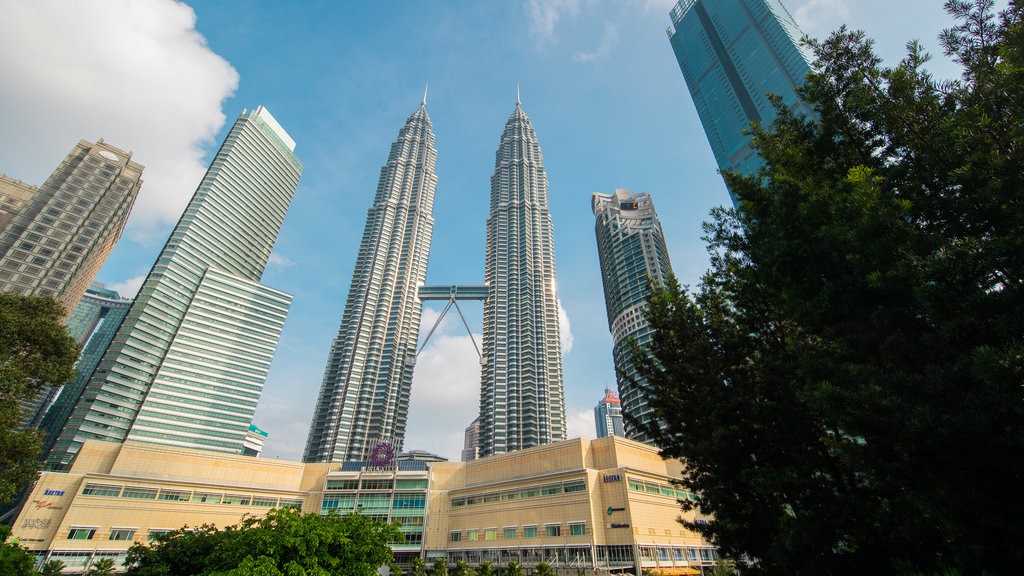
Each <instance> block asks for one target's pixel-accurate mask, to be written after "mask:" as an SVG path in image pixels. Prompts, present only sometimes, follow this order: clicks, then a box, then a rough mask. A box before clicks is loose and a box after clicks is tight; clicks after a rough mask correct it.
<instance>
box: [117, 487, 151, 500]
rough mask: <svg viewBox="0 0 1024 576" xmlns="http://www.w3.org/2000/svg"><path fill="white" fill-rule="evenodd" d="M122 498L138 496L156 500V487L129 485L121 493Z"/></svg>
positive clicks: (140, 498) (137, 497) (139, 498)
mask: <svg viewBox="0 0 1024 576" xmlns="http://www.w3.org/2000/svg"><path fill="white" fill-rule="evenodd" d="M121 498H136V499H138V500H156V488H140V487H138V486H128V487H127V488H125V489H124V492H122V493H121Z"/></svg>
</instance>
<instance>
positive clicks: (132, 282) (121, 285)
mask: <svg viewBox="0 0 1024 576" xmlns="http://www.w3.org/2000/svg"><path fill="white" fill-rule="evenodd" d="M145 280H146V275H145V274H143V275H141V276H135V277H134V278H129V279H127V280H124V281H123V282H115V283H114V284H111V285H109V286H107V289H109V290H113V291H115V292H117V295H118V296H120V297H121V298H135V295H136V294H138V293H139V288H141V287H142V283H143V282H144V281H145Z"/></svg>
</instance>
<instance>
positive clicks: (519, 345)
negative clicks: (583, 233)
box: [480, 98, 566, 457]
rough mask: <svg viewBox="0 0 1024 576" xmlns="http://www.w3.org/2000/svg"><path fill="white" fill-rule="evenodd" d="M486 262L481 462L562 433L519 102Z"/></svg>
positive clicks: (558, 370) (546, 229) (547, 242)
mask: <svg viewBox="0 0 1024 576" xmlns="http://www.w3.org/2000/svg"><path fill="white" fill-rule="evenodd" d="M486 257H487V262H486V268H485V272H484V274H485V277H486V281H487V286H488V289H489V294H488V296H487V300H486V302H485V304H484V327H483V332H484V335H483V341H484V345H483V348H484V353H483V370H482V376H481V390H480V456H481V457H483V456H490V455H492V454H500V453H503V452H511V451H514V450H520V449H523V448H529V447H531V446H538V445H540V444H547V443H549V442H554V441H556V440H564V439H565V435H566V429H565V426H566V425H565V391H564V388H563V383H562V349H561V341H560V338H559V325H558V293H557V289H556V286H555V246H554V235H553V230H552V225H551V214H550V212H549V211H548V180H547V175H546V174H545V172H544V164H543V159H542V157H541V152H540V145H539V144H538V143H537V135H536V133H535V132H534V130H533V126H532V125H531V124H530V119H529V118H528V117H527V116H526V113H524V112H523V109H522V107H521V105H520V103H519V101H518V98H517V99H516V108H515V111H513V112H512V115H511V116H510V117H509V119H508V122H507V123H506V124H505V130H504V131H503V132H502V134H501V144H500V145H499V146H498V151H497V153H496V154H495V161H494V175H493V176H491V210H490V216H489V217H488V218H487V254H486Z"/></svg>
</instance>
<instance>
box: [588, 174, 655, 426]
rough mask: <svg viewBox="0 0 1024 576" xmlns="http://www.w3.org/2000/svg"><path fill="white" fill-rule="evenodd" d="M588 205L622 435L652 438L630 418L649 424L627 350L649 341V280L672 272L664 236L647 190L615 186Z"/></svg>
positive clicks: (647, 409)
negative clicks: (593, 221) (633, 381)
mask: <svg viewBox="0 0 1024 576" xmlns="http://www.w3.org/2000/svg"><path fill="white" fill-rule="evenodd" d="M591 208H592V209H593V211H594V218H595V219H596V224H595V230H596V232H597V254H598V257H599V259H600V262H601V281H602V284H603V285H604V301H605V308H606V310H607V312H608V327H609V329H610V330H611V332H612V342H613V343H614V344H613V346H612V357H613V360H614V362H615V374H616V379H617V380H618V384H619V400H621V402H622V412H623V414H624V415H625V416H626V427H625V428H626V437H627V438H630V439H632V440H637V441H640V442H648V441H649V440H650V439H649V438H648V437H647V435H646V434H644V433H643V432H642V430H639V429H638V428H637V427H636V426H633V425H630V423H629V418H633V419H634V420H635V421H637V422H640V423H642V424H647V423H649V422H650V421H651V419H652V418H653V415H652V412H653V409H652V408H651V406H650V405H648V403H647V398H646V397H645V396H644V395H643V393H642V392H641V390H640V389H639V388H638V387H637V386H636V385H634V384H631V383H630V380H629V379H628V378H623V376H622V375H623V374H626V375H628V376H629V377H630V378H633V379H637V380H638V379H639V378H640V376H639V374H638V373H637V371H636V369H635V368H634V366H633V362H632V357H631V355H630V351H629V341H630V339H632V340H634V341H635V342H636V343H637V344H639V345H641V346H646V345H647V344H649V343H650V341H651V337H652V334H653V330H652V329H651V327H650V326H649V325H648V324H647V320H646V319H645V318H644V311H645V310H646V308H647V296H648V295H649V294H650V289H649V286H648V280H651V281H654V282H655V283H658V284H663V283H664V282H665V280H666V279H667V278H668V275H669V274H670V273H671V272H672V265H671V263H670V262H669V259H668V247H667V246H666V243H665V234H664V233H663V232H662V231H661V222H660V221H658V214H657V213H656V212H655V211H654V204H653V203H652V202H651V195H650V194H648V193H647V192H641V193H640V194H630V192H629V190H625V189H621V188H620V189H617V190H615V193H614V194H600V193H596V192H595V193H594V195H593V197H592V200H591Z"/></svg>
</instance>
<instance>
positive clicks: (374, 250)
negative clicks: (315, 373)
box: [303, 98, 437, 462]
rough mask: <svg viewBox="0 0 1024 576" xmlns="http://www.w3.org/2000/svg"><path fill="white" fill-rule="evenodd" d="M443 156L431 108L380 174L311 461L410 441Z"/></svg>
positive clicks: (422, 110)
mask: <svg viewBox="0 0 1024 576" xmlns="http://www.w3.org/2000/svg"><path fill="white" fill-rule="evenodd" d="M436 163H437V151H436V150H435V149H434V133H433V129H432V126H431V124H430V117H429V116H428V115H427V110H426V99H425V98H424V101H423V103H421V105H420V107H419V109H418V110H416V111H415V112H413V114H412V115H411V116H409V119H408V120H406V122H405V126H403V127H402V129H401V130H399V131H398V138H397V139H396V140H395V141H394V143H393V144H392V145H391V152H390V154H388V160H387V163H386V164H385V165H384V166H383V167H382V168H381V170H380V180H379V182H378V183H377V193H376V196H375V197H374V200H373V205H372V206H371V207H370V209H369V211H368V213H367V216H366V227H365V228H364V229H363V237H362V240H361V241H360V244H359V254H358V255H357V256H356V266H355V272H354V273H353V275H352V284H351V286H350V287H349V292H348V300H347V301H346V303H345V310H344V312H343V314H342V318H341V326H340V327H339V329H338V336H337V337H336V338H335V339H334V341H333V342H332V344H331V351H330V354H329V356H328V359H327V367H326V368H325V370H324V378H323V382H322V383H321V386H320V395H319V397H318V399H317V403H316V408H315V409H314V412H313V421H312V424H311V425H310V429H309V437H308V438H307V440H306V450H305V453H304V455H303V460H304V461H306V462H331V461H345V460H367V459H369V457H370V453H371V451H372V450H373V449H374V448H375V447H376V446H377V445H378V444H380V443H381V442H387V443H388V444H389V446H390V447H391V449H393V450H394V451H395V452H396V453H397V452H399V451H400V450H401V445H402V442H403V440H404V437H405V424H406V416H407V415H408V411H409V391H410V387H411V385H412V375H413V368H414V365H415V359H416V341H417V338H418V336H419V329H420V314H421V312H422V306H421V303H420V301H419V300H418V299H417V297H416V290H417V287H418V286H419V285H420V284H422V283H423V282H424V281H425V280H426V275H427V257H428V256H429V254H430V238H431V235H432V234H433V230H434V217H433V209H434V191H435V190H436V188H437V176H436V175H435V174H434V167H435V165H436Z"/></svg>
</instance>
